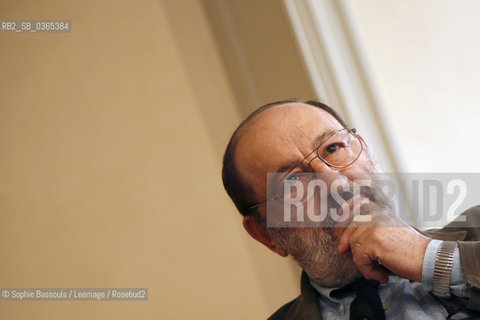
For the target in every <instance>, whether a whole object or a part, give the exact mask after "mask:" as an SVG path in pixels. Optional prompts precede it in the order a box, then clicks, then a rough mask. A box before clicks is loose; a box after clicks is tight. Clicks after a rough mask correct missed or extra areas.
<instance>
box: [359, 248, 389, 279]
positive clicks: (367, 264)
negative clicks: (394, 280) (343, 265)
mask: <svg viewBox="0 0 480 320" xmlns="http://www.w3.org/2000/svg"><path fill="white" fill-rule="evenodd" d="M353 260H354V262H355V264H356V265H357V267H358V270H360V272H361V273H362V274H363V275H364V277H365V278H366V279H373V280H377V281H380V282H381V283H387V282H388V273H387V269H386V268H385V267H384V266H382V265H381V264H379V263H378V261H377V260H371V258H370V257H368V256H367V255H365V254H363V253H359V254H357V255H356V256H355V257H354V259H353Z"/></svg>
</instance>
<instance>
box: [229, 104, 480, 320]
mask: <svg viewBox="0 0 480 320" xmlns="http://www.w3.org/2000/svg"><path fill="white" fill-rule="evenodd" d="M376 171H377V168H376V164H375V161H373V160H372V157H371V155H370V151H369V149H368V146H367V144H366V143H365V141H364V140H363V138H362V137H361V136H360V135H359V134H357V133H356V132H355V130H354V129H350V128H349V127H348V126H347V124H346V123H345V121H344V120H343V119H342V118H341V117H340V116H339V115H338V114H337V113H336V112H335V111H334V110H333V109H332V108H330V107H329V106H327V105H325V104H322V103H319V102H315V101H308V102H300V101H282V102H276V103H272V104H268V105H265V106H263V107H261V108H259V109H258V110H256V111H255V112H254V113H252V114H251V115H250V116H249V117H248V118H247V119H245V120H244V121H243V122H242V123H241V124H240V125H239V127H238V128H237V129H236V131H235V132H234V134H233V135H232V137H231V139H230V142H229V144H228V146H227V149H226V152H225V156H224V162H223V172H222V176H223V183H224V186H225V189H226V191H227V193H228V194H229V196H230V197H231V199H232V200H233V202H234V203H235V205H236V207H237V208H238V210H239V211H240V213H241V214H242V215H243V217H244V218H243V226H244V228H245V229H246V231H247V232H248V233H249V234H250V235H251V236H252V237H253V238H254V239H256V240H257V241H259V242H261V243H262V244H263V245H265V246H266V247H267V248H269V249H270V250H272V251H273V252H275V253H277V254H279V255H280V256H282V257H286V256H288V255H291V256H292V257H293V258H294V259H295V260H296V261H297V262H298V263H299V264H300V266H301V267H302V269H303V273H302V278H301V294H300V296H299V297H297V298H296V299H294V300H293V301H291V302H290V303H288V304H286V305H284V306H283V307H282V308H280V309H279V310H278V311H277V312H276V313H275V314H274V315H272V317H271V319H322V318H324V319H348V318H349V319H385V317H386V318H388V319H443V318H447V317H451V318H452V319H457V318H458V319H463V318H469V317H473V318H475V317H478V315H479V314H478V313H476V312H477V311H479V310H480V242H478V240H480V231H479V230H478V228H471V227H469V226H470V225H475V226H478V225H480V209H479V208H478V207H476V208H472V209H470V210H469V211H467V212H466V213H464V214H463V216H465V217H466V221H467V222H466V223H464V224H462V225H460V224H456V222H453V223H451V224H450V225H449V226H447V227H445V228H443V229H442V230H437V231H432V232H430V233H429V232H426V233H421V232H419V231H417V230H416V229H414V228H412V227H410V226H408V225H407V224H405V223H404V222H402V221H401V220H400V219H399V218H398V217H395V216H394V215H390V214H388V210H389V206H388V204H387V202H385V201H383V200H382V197H381V195H380V194H379V193H378V192H377V191H371V190H372V189H374V188H371V189H370V191H371V193H370V194H368V192H367V193H366V194H362V195H360V197H363V198H368V200H369V201H367V202H369V203H367V204H358V202H356V203H355V202H354V201H353V200H352V198H350V199H348V201H346V202H345V203H343V205H342V206H341V207H337V209H338V210H337V211H338V216H342V214H343V215H344V216H345V217H344V218H343V219H341V220H340V222H338V220H336V221H333V220H332V219H328V218H327V219H325V221H327V222H325V223H322V224H321V225H315V226H314V227H312V225H308V224H307V225H306V226H307V227H305V226H303V227H298V228H297V227H295V226H294V225H291V227H288V225H286V226H287V227H285V225H282V226H274V227H270V225H268V221H269V220H268V219H273V220H276V219H278V217H283V213H282V214H280V215H278V212H276V211H280V210H281V208H285V206H282V205H278V204H279V203H282V201H284V200H285V199H283V198H282V196H281V193H279V192H278V190H282V189H281V186H282V184H280V189H278V183H279V182H278V181H281V182H282V183H283V184H285V183H291V182H292V181H293V183H297V182H298V181H300V182H301V181H302V180H301V179H303V178H302V175H305V174H307V176H309V177H312V174H314V176H315V177H321V178H322V179H323V180H325V181H326V184H325V185H328V186H329V187H330V186H331V185H332V178H331V177H336V178H335V179H337V178H338V179H339V180H340V181H342V183H343V184H344V185H345V186H347V187H348V186H349V185H352V182H353V181H356V180H358V179H361V180H365V176H371V174H370V173H372V172H376ZM267 173H279V174H277V176H275V177H274V178H273V181H272V179H267ZM279 177H280V178H279ZM338 179H337V180H338ZM272 184H273V186H274V187H271V186H272ZM275 186H277V187H275ZM269 188H270V189H269ZM330 192H331V190H330ZM330 196H331V195H330V193H329V194H328V197H327V198H325V197H323V198H322V197H320V202H321V201H324V202H325V203H327V202H328V207H329V209H331V207H332V206H331V204H332V201H330V200H331V199H330V198H331V197H330ZM300 199H303V198H302V197H300ZM307 201H309V200H308V199H305V200H300V203H301V205H300V206H298V203H297V204H296V205H295V208H294V209H295V210H294V212H293V216H294V217H297V218H298V215H299V214H300V213H301V212H304V211H303V209H302V208H301V207H302V206H305V205H306V203H307ZM337 202H338V201H337ZM364 202H365V201H362V202H360V203H364ZM317 207H318V205H317ZM267 208H268V210H267ZM317 209H318V208H317ZM267 211H268V214H267ZM272 212H273V215H272ZM345 212H346V213H345ZM353 212H361V213H360V214H361V216H362V217H363V218H365V217H367V218H368V219H359V220H358V221H357V220H356V219H355V218H354V216H353V214H352V213H353ZM338 216H337V217H338ZM269 217H270V218H269ZM271 217H273V218H271ZM300 220H301V219H300ZM288 221H290V220H288ZM364 221H368V223H366V222H364Z"/></svg>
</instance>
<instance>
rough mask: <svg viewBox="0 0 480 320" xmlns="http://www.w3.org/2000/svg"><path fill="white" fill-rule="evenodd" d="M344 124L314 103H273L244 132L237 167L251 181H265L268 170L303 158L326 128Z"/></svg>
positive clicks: (237, 156)
mask: <svg viewBox="0 0 480 320" xmlns="http://www.w3.org/2000/svg"><path fill="white" fill-rule="evenodd" d="M341 128H342V125H341V124H340V123H339V122H338V121H337V120H336V119H335V118H334V117H333V116H332V115H331V114H329V113H328V112H326V111H325V110H322V109H320V108H317V107H314V106H310V105H305V104H299V103H294V104H285V105H279V106H275V107H272V108H270V109H268V110H265V111H264V112H262V113H260V114H259V115H258V116H257V117H256V118H255V119H253V120H252V122H251V123H250V124H249V125H248V126H247V127H246V128H245V130H244V132H243V133H242V135H241V137H240V139H239V141H238V145H237V150H236V152H235V159H236V164H237V168H238V170H239V171H240V173H241V175H242V176H244V178H246V179H247V180H249V182H252V183H255V184H256V182H255V181H252V179H253V180H259V179H261V180H259V181H262V180H263V181H265V175H264V174H265V173H266V172H275V171H276V169H277V168H279V167H280V166H282V164H284V163H286V162H288V161H294V160H295V159H299V160H301V159H302V158H303V157H304V156H306V155H307V154H308V153H309V152H311V151H312V149H313V148H315V147H316V145H315V144H316V143H317V142H318V141H317V138H318V137H320V136H321V135H322V134H323V133H324V132H326V131H331V130H339V129H341Z"/></svg>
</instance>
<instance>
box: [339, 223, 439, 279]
mask: <svg viewBox="0 0 480 320" xmlns="http://www.w3.org/2000/svg"><path fill="white" fill-rule="evenodd" d="M362 217H366V216H365V215H364V216H362ZM370 217H371V221H370V222H352V223H350V225H349V226H348V227H346V228H341V229H339V234H340V246H339V248H338V251H339V252H340V253H345V252H347V251H348V250H349V249H350V250H351V252H352V255H353V262H354V263H355V264H356V265H357V267H358V269H359V270H360V271H361V272H362V273H363V275H364V276H365V278H367V279H375V280H378V281H380V282H382V283H387V282H388V274H387V271H386V270H385V268H387V269H389V270H390V271H392V272H394V273H395V274H397V275H398V276H400V277H402V278H407V279H411V280H414V281H418V282H421V281H422V265H423V257H424V255H425V250H426V249H427V246H428V243H429V242H430V241H431V239H430V238H428V237H426V236H424V235H422V234H420V233H419V232H417V231H416V230H415V229H413V228H412V227H410V226H409V225H408V224H406V223H405V222H403V221H402V220H400V219H399V218H397V217H395V216H390V215H387V214H379V215H371V216H370Z"/></svg>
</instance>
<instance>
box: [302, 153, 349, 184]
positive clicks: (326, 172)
mask: <svg viewBox="0 0 480 320" xmlns="http://www.w3.org/2000/svg"><path fill="white" fill-rule="evenodd" d="M309 165H310V167H311V168H312V170H313V171H314V172H315V173H316V177H317V179H321V180H323V181H324V182H325V183H326V185H327V187H328V190H330V189H331V188H332V187H333V186H337V187H338V186H342V185H344V184H348V177H347V176H345V175H344V174H343V172H342V171H343V170H345V169H339V168H334V167H330V166H329V165H327V164H326V163H325V162H323V161H322V159H320V158H319V157H318V156H317V157H315V158H313V159H312V160H310V162H309Z"/></svg>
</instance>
